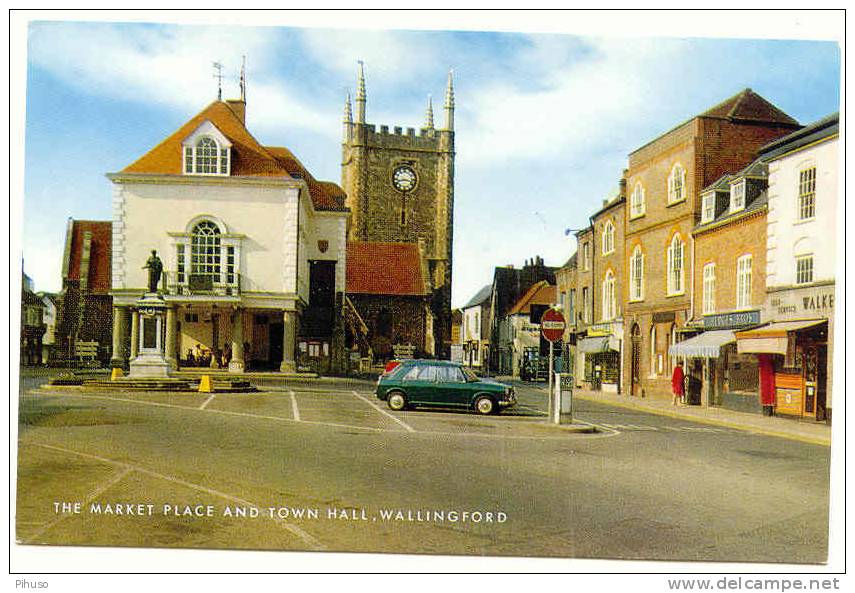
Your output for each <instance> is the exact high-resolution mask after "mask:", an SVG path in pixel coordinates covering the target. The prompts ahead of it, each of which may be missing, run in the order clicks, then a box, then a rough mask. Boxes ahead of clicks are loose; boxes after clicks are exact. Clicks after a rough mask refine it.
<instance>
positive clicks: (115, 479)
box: [23, 445, 134, 544]
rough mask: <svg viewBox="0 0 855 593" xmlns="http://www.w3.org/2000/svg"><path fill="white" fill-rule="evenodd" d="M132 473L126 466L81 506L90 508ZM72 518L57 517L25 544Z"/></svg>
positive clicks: (26, 540)
mask: <svg viewBox="0 0 855 593" xmlns="http://www.w3.org/2000/svg"><path fill="white" fill-rule="evenodd" d="M42 446H43V445H42ZM114 465H115V464H114ZM132 471H134V470H133V468H131V467H128V466H125V467H124V469H122V471H120V472H119V473H118V474H116V475H115V476H113V477H112V478H110V479H109V480H107V481H106V482H105V483H104V484H103V485H101V486H100V487H98V488H96V489H95V490H94V491H93V492H92V493H91V494H90V495H89V496H87V497H86V498H85V499H83V505H81V506H88V505H89V503H90V502H92V501H93V500H95V499H96V498H98V496H100V495H101V494H103V493H104V492H106V491H107V490H109V489H110V488H112V487H113V486H115V485H116V484H118V483H119V482H121V481H122V480H124V479H125V476H127V475H128V474H129V473H131V472H132ZM71 516H73V515H60V516H59V517H57V518H56V519H54V520H53V521H48V522H47V523H45V524H44V526H43V527H42V528H41V529H39V530H38V531H36V532H35V533H34V534H32V535H30V537H28V538H27V539H25V540H24V541H23V543H25V544H29V543H32V542H33V541H35V540H36V538H38V537H40V536H42V535H44V534H45V532H47V531H49V530H50V529H53V528H54V527H56V526H57V525H59V524H60V523H61V522H62V521H63V520H65V519H67V518H68V517H71Z"/></svg>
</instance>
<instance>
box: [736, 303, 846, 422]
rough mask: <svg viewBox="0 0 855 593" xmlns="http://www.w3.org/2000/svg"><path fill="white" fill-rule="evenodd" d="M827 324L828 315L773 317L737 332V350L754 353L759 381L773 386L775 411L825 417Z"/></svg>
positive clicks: (826, 410)
mask: <svg viewBox="0 0 855 593" xmlns="http://www.w3.org/2000/svg"><path fill="white" fill-rule="evenodd" d="M828 325H829V324H828V320H827V319H803V320H798V321H776V322H773V323H770V324H769V325H765V326H763V327H759V328H755V329H752V330H748V331H743V332H737V334H736V339H737V349H738V352H739V353H750V354H755V355H757V357H758V359H759V360H760V362H761V365H760V366H761V368H760V371H761V372H760V381H761V383H762V382H764V380H765V381H768V382H769V383H770V385H771V386H772V388H773V389H774V391H773V393H774V397H773V398H772V402H771V403H773V405H774V407H775V413H777V414H781V415H786V416H796V417H800V418H812V419H815V420H826V419H827V417H828V397H827V371H826V369H827V366H828Z"/></svg>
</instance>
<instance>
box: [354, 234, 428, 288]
mask: <svg viewBox="0 0 855 593" xmlns="http://www.w3.org/2000/svg"><path fill="white" fill-rule="evenodd" d="M346 286H347V292H348V293H351V294H383V295H396V296H422V295H425V294H427V292H426V290H425V283H424V279H423V278H422V263H421V254H420V253H419V247H418V245H416V244H413V243H377V242H367V241H366V242H351V243H348V244H347V284H346Z"/></svg>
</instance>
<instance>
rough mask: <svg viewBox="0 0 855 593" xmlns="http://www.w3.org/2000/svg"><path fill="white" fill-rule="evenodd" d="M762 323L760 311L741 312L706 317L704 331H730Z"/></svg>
mask: <svg viewBox="0 0 855 593" xmlns="http://www.w3.org/2000/svg"><path fill="white" fill-rule="evenodd" d="M758 323H760V311H740V312H738V313H722V314H720V315H706V316H704V329H730V328H733V327H743V326H746V325H757V324H758Z"/></svg>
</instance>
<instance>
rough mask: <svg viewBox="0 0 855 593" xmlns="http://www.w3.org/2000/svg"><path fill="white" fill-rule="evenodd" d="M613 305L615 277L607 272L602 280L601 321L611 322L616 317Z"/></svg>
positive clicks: (612, 273) (610, 272)
mask: <svg viewBox="0 0 855 593" xmlns="http://www.w3.org/2000/svg"><path fill="white" fill-rule="evenodd" d="M616 309H617V307H616V305H615V275H614V272H612V271H611V270H609V271H608V272H606V277H605V279H604V280H603V321H611V320H612V319H614V318H615V317H617V311H616Z"/></svg>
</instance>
